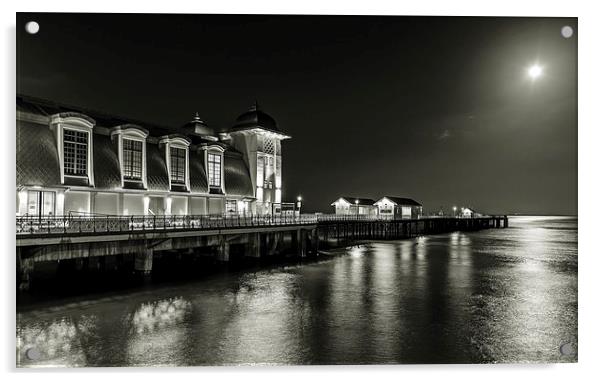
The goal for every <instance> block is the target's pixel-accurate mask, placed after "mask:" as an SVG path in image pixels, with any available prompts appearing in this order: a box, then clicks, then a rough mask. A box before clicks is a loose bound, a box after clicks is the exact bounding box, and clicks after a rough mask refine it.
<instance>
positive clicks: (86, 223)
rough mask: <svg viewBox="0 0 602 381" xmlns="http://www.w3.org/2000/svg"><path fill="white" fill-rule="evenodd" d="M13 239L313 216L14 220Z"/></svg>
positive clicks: (306, 220) (312, 220)
mask: <svg viewBox="0 0 602 381" xmlns="http://www.w3.org/2000/svg"><path fill="white" fill-rule="evenodd" d="M16 222H17V224H16V232H17V235H38V234H41V235H43V234H80V233H88V234H94V233H120V232H140V231H159V230H213V229H228V228H245V227H254V226H257V227H261V226H285V225H310V224H316V223H317V218H316V216H315V215H313V214H302V215H276V216H272V215H199V216H52V217H37V216H17V217H16Z"/></svg>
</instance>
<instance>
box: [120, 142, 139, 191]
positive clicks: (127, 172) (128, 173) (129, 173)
mask: <svg viewBox="0 0 602 381" xmlns="http://www.w3.org/2000/svg"><path fill="white" fill-rule="evenodd" d="M122 139H123V140H122V146H121V150H122V157H123V164H122V171H123V179H124V180H126V181H140V182H141V181H142V179H143V176H144V141H142V140H139V139H132V138H131V137H125V136H124V137H123V138H122ZM126 143H132V144H133V145H136V144H139V145H140V150H137V149H135V148H134V147H132V148H126ZM134 153H139V160H140V165H139V176H135V175H134V167H135V160H134V159H135V157H134ZM128 154H129V155H128ZM128 156H130V158H129V161H130V162H129V163H128ZM128 164H129V165H128ZM128 167H129V168H128Z"/></svg>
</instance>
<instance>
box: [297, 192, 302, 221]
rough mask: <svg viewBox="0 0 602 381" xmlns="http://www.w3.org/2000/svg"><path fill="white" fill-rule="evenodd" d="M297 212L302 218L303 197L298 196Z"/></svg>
mask: <svg viewBox="0 0 602 381" xmlns="http://www.w3.org/2000/svg"><path fill="white" fill-rule="evenodd" d="M297 211H298V212H299V217H301V196H297Z"/></svg>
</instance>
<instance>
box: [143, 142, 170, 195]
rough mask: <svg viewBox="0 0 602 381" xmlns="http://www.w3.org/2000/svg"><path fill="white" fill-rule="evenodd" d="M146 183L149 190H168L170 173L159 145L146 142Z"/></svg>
mask: <svg viewBox="0 0 602 381" xmlns="http://www.w3.org/2000/svg"><path fill="white" fill-rule="evenodd" d="M146 183H147V187H148V190H151V191H168V190H169V175H168V173H167V165H166V164H165V159H164V157H163V155H162V154H161V150H160V149H159V146H158V145H156V144H151V143H146Z"/></svg>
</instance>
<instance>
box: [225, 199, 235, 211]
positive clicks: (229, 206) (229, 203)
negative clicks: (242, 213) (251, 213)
mask: <svg viewBox="0 0 602 381" xmlns="http://www.w3.org/2000/svg"><path fill="white" fill-rule="evenodd" d="M236 212H237V208H236V200H226V213H227V214H236Z"/></svg>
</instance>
